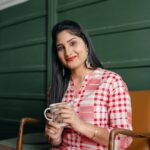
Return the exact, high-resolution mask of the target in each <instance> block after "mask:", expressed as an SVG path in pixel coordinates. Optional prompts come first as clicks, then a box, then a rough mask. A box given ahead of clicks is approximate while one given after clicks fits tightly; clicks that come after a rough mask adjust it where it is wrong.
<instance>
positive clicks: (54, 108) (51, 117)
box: [44, 102, 70, 126]
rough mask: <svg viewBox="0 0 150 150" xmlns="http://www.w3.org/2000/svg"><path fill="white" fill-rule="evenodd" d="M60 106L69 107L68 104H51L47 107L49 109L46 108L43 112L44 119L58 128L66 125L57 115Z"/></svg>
mask: <svg viewBox="0 0 150 150" xmlns="http://www.w3.org/2000/svg"><path fill="white" fill-rule="evenodd" d="M61 104H66V105H70V103H68V102H62V103H54V104H51V105H49V107H47V108H46V109H45V110H44V117H45V119H46V120H48V121H50V122H57V123H58V124H59V125H60V126H67V124H66V123H64V122H63V120H62V118H61V116H60V114H59V108H58V105H61Z"/></svg>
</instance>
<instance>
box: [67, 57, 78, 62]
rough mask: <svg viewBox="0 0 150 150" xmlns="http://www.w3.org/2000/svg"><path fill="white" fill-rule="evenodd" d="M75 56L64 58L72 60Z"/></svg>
mask: <svg viewBox="0 0 150 150" xmlns="http://www.w3.org/2000/svg"><path fill="white" fill-rule="evenodd" d="M75 58H76V56H72V57H68V58H66V60H67V61H73V60H74V59H75Z"/></svg>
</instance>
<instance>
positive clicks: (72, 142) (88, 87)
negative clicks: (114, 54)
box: [52, 68, 132, 150]
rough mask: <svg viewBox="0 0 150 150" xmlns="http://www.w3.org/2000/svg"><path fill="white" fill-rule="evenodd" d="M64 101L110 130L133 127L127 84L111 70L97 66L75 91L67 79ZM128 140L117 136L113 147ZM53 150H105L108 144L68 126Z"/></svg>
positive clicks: (72, 84) (84, 118) (85, 118)
mask: <svg viewBox="0 0 150 150" xmlns="http://www.w3.org/2000/svg"><path fill="white" fill-rule="evenodd" d="M63 101H64V102H73V108H74V109H75V111H76V113H77V114H78V115H79V117H80V118H81V119H82V120H84V121H86V122H88V123H90V124H94V125H96V126H98V127H101V128H107V129H108V131H110V130H111V129H113V128H126V129H132V125H131V102H130V96H129V94H128V89H127V86H126V84H125V83H124V82H123V80H122V78H121V77H120V76H119V75H118V74H116V73H114V72H111V71H108V70H104V69H101V68H97V69H96V70H95V71H93V72H92V73H90V74H89V75H87V76H86V77H85V79H84V81H83V84H82V87H81V89H80V90H79V92H78V93H76V92H75V91H74V83H73V81H72V80H70V82H69V85H68V88H67V90H66V92H65V95H64V98H63ZM130 143H131V139H130V138H129V137H126V136H118V137H117V139H116V145H117V146H116V150H123V149H125V148H126V147H127V146H128V145H129V144H130ZM52 149H53V150H55V149H57V150H58V149H59V150H93V149H96V150H107V146H105V145H101V144H97V143H95V142H93V141H92V140H90V139H88V138H86V137H85V136H83V135H81V134H79V133H77V132H75V131H74V130H72V129H70V128H65V130H64V134H63V143H62V145H61V146H60V147H57V148H52Z"/></svg>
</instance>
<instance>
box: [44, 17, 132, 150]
mask: <svg viewBox="0 0 150 150" xmlns="http://www.w3.org/2000/svg"><path fill="white" fill-rule="evenodd" d="M52 40H53V41H52V80H51V81H52V82H51V94H50V101H49V102H48V104H51V103H57V102H65V103H72V104H73V105H65V103H63V104H62V105H59V109H58V110H59V111H58V112H57V114H58V115H60V116H61V118H62V122H63V123H65V124H67V126H65V127H64V126H60V125H59V124H58V123H57V122H56V121H48V122H47V123H46V126H45V134H46V135H47V137H48V140H49V142H50V143H51V144H52V145H53V147H52V150H60V149H76V150H81V149H101V150H107V149H108V139H109V133H110V131H111V130H112V129H114V128H124V129H130V130H131V129H132V125H131V114H132V113H131V102H130V96H129V93H128V88H127V86H126V84H125V83H124V81H123V80H122V78H121V77H120V76H119V75H118V74H116V73H114V72H111V71H108V70H106V69H103V67H102V65H101V63H100V61H99V60H98V59H97V57H96V55H95V53H94V48H93V46H92V42H91V40H90V37H89V36H88V34H87V33H86V32H85V31H84V29H83V28H82V27H81V25H79V24H78V23H76V22H74V21H70V20H65V21H62V22H60V23H58V24H56V25H55V26H54V28H53V30H52ZM87 64H88V65H87ZM130 143H131V139H130V138H129V137H126V136H120V135H119V136H118V138H117V139H116V148H117V150H123V149H125V148H126V147H127V146H128V145H129V144H130Z"/></svg>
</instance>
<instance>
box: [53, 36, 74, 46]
mask: <svg viewBox="0 0 150 150" xmlns="http://www.w3.org/2000/svg"><path fill="white" fill-rule="evenodd" d="M74 39H76V38H75V37H73V38H71V39H70V40H68V41H67V43H69V42H70V41H72V40H74ZM59 45H62V44H61V43H58V44H56V46H59Z"/></svg>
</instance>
